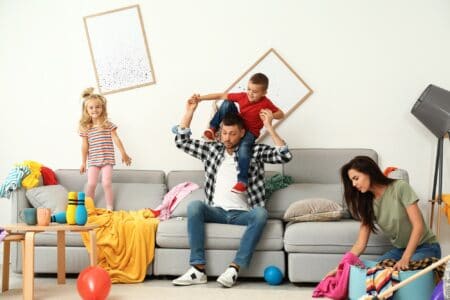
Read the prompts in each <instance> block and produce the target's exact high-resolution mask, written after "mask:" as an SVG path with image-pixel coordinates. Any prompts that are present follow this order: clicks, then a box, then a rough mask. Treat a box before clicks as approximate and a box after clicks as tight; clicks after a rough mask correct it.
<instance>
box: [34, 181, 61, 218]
mask: <svg viewBox="0 0 450 300" xmlns="http://www.w3.org/2000/svg"><path fill="white" fill-rule="evenodd" d="M26 196H27V198H28V201H29V202H30V204H31V205H32V206H33V207H47V208H50V209H51V210H52V213H55V212H60V211H65V210H66V206H67V190H66V188H65V187H63V186H62V185H59V184H56V185H44V186H38V187H35V188H31V189H29V190H27V192H26Z"/></svg>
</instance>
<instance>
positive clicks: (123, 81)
mask: <svg viewBox="0 0 450 300" xmlns="http://www.w3.org/2000/svg"><path fill="white" fill-rule="evenodd" d="M84 26H85V29H86V35H87V39H88V43H89V49H90V52H91V58H92V63H93V65H94V70H95V76H96V79H97V85H98V89H99V92H100V93H101V94H110V93H115V92H120V91H124V90H129V89H133V88H137V87H142V86H146V85H150V84H153V83H155V75H154V72H153V66H152V62H151V59H150V52H149V50H148V43H147V39H146V35H145V30H144V26H143V22H142V16H141V11H140V8H139V5H133V6H128V7H124V8H119V9H115V10H111V11H106V12H102V13H98V14H94V15H90V16H86V17H84Z"/></svg>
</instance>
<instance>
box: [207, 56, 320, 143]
mask: <svg viewBox="0 0 450 300" xmlns="http://www.w3.org/2000/svg"><path fill="white" fill-rule="evenodd" d="M255 73H263V74H265V75H266V76H267V77H268V78H269V88H268V90H267V95H266V96H267V98H269V99H270V100H271V101H272V102H273V104H275V105H276V106H277V107H279V108H280V109H281V110H282V111H283V112H284V114H285V117H284V118H283V119H282V120H275V119H274V121H273V125H274V127H275V126H277V125H279V124H280V123H281V122H282V121H283V120H286V119H287V118H288V117H289V115H290V114H291V113H292V112H293V111H294V110H295V109H296V108H297V107H299V106H300V105H301V104H302V103H303V102H304V101H305V100H306V99H307V98H308V97H309V96H310V95H311V94H312V93H313V91H312V89H311V88H310V87H309V86H308V85H307V84H306V83H305V82H304V81H303V79H302V78H300V76H299V75H298V74H297V73H296V72H295V71H294V69H292V67H291V66H290V65H289V64H288V63H287V62H286V61H285V60H284V59H283V58H282V57H281V56H280V55H279V54H278V53H277V52H276V51H275V49H273V48H272V49H269V50H268V51H267V52H266V53H265V54H264V55H263V56H262V57H261V58H260V59H258V60H257V61H256V63H254V64H253V65H252V66H251V67H250V68H249V69H248V70H247V71H246V72H245V73H244V74H243V75H242V76H241V77H239V78H238V79H237V80H236V81H235V82H234V83H233V84H232V85H231V86H230V87H229V88H228V89H227V90H226V93H239V92H246V91H247V84H248V80H249V79H250V77H251V76H252V75H253V74H255ZM217 105H218V102H216V107H215V109H217ZM265 134H266V131H265V130H264V129H263V130H261V135H260V139H261V138H262V137H263V136H264V135H265Z"/></svg>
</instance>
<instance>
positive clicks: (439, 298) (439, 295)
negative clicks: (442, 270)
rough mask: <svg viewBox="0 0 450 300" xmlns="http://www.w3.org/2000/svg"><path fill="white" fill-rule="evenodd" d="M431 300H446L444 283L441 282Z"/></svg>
mask: <svg viewBox="0 0 450 300" xmlns="http://www.w3.org/2000/svg"><path fill="white" fill-rule="evenodd" d="M430 300H444V286H443V281H442V280H441V281H439V283H438V284H437V285H436V287H435V288H434V290H433V294H431V298H430Z"/></svg>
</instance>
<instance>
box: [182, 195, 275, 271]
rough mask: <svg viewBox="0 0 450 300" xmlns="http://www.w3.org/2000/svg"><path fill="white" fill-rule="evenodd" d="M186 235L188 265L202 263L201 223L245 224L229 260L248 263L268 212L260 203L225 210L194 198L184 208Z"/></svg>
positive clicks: (202, 231) (203, 262) (246, 265)
mask: <svg viewBox="0 0 450 300" xmlns="http://www.w3.org/2000/svg"><path fill="white" fill-rule="evenodd" d="M187 216H188V222H187V223H188V236H189V246H190V248H191V255H190V260H189V263H190V264H191V265H203V264H206V259H205V223H207V222H210V223H220V224H236V225H247V228H246V229H245V232H244V235H243V236H242V238H241V242H240V245H239V249H238V251H237V253H236V256H235V258H234V260H233V263H235V264H237V265H238V266H240V267H248V265H249V264H250V260H251V258H252V255H253V252H254V250H255V247H256V244H257V243H258V242H259V239H260V238H261V234H262V231H263V229H264V226H265V225H266V222H267V218H268V213H267V210H266V209H265V208H263V207H255V208H252V209H251V210H249V211H245V210H229V211H226V210H224V209H223V208H220V207H213V206H209V205H208V204H205V203H204V202H202V201H200V200H197V201H193V202H191V203H189V206H188V209H187Z"/></svg>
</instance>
